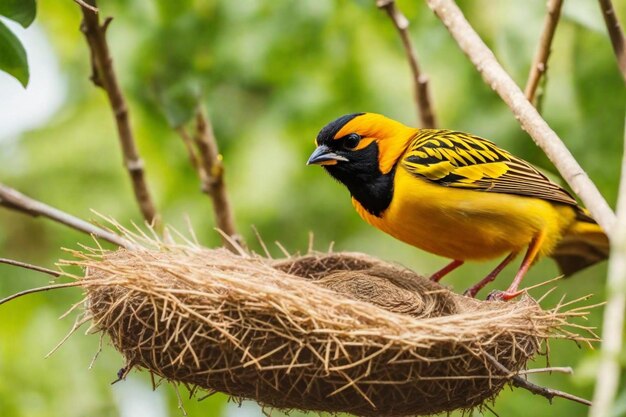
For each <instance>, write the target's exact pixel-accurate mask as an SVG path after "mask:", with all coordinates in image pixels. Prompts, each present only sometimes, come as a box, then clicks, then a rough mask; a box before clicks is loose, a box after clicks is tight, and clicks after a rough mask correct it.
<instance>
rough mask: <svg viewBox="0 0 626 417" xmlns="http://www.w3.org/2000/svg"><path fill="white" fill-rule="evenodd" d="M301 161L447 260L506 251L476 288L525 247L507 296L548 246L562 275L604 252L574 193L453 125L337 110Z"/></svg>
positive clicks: (381, 225)
mask: <svg viewBox="0 0 626 417" xmlns="http://www.w3.org/2000/svg"><path fill="white" fill-rule="evenodd" d="M316 144H317V149H315V151H314V152H313V154H312V155H311V157H310V158H309V160H308V162H307V164H309V165H311V164H314V165H322V166H323V167H324V168H325V169H326V171H328V173H329V174H330V175H331V176H332V177H334V178H335V179H337V180H338V181H340V182H341V183H343V184H344V185H345V186H346V187H347V188H348V190H349V191H350V194H351V195H352V203H353V205H354V207H355V208H356V211H357V212H358V213H359V215H360V216H361V217H362V218H363V219H364V220H365V221H366V222H368V223H369V224H371V225H372V226H375V227H376V228H378V229H380V230H382V231H383V232H386V233H388V234H390V235H391V236H393V237H395V238H397V239H399V240H401V241H403V242H406V243H408V244H410V245H413V246H415V247H418V248H420V249H423V250H425V251H427V252H431V253H434V254H437V255H440V256H444V257H446V258H450V259H452V262H451V263H450V264H448V265H447V266H445V267H444V268H442V269H441V270H440V271H438V272H436V273H435V274H433V275H432V276H431V279H433V280H437V281H438V280H440V279H441V278H442V277H443V276H444V275H446V274H447V273H449V272H450V271H452V270H454V269H455V268H457V267H459V266H460V265H462V264H463V263H464V262H465V261H467V260H487V259H492V258H497V257H504V260H503V261H502V262H501V263H500V264H499V265H498V266H497V267H496V268H495V269H494V270H493V271H492V272H491V273H490V274H489V275H487V276H486V277H485V278H484V279H483V280H482V281H480V282H479V283H477V284H476V285H474V286H473V287H471V288H470V289H468V290H467V291H466V294H468V295H470V296H472V297H473V296H475V295H476V293H477V292H478V291H479V290H480V289H481V288H483V287H484V286H485V285H487V284H488V283H489V282H491V281H493V280H494V279H495V278H496V276H497V275H498V273H499V272H500V271H502V269H503V268H504V267H505V266H506V265H507V264H508V263H509V262H511V261H512V260H513V259H514V258H515V257H516V255H517V254H518V253H519V252H520V251H522V250H523V249H524V248H527V251H526V255H525V256H524V260H523V261H522V264H521V266H520V268H519V270H518V271H517V274H516V275H515V278H514V280H513V282H512V284H511V285H510V287H509V288H508V289H507V290H506V291H504V292H496V293H495V294H494V295H493V297H492V298H498V299H503V300H508V299H510V298H513V297H515V296H517V295H518V294H519V293H520V292H519V291H518V287H519V285H520V282H521V280H522V278H523V277H524V275H525V274H526V272H527V271H528V269H529V268H530V266H531V265H532V264H533V263H534V261H535V260H536V259H538V258H539V257H541V256H551V257H553V258H554V259H555V260H556V262H557V263H558V265H559V267H560V269H561V271H562V273H563V274H565V275H570V274H572V273H574V272H576V271H579V270H581V269H583V268H585V267H587V266H590V265H593V264H595V263H596V262H599V261H602V260H604V259H606V258H607V256H608V250H609V243H608V239H607V237H606V235H605V234H604V233H603V232H602V230H601V229H600V227H599V226H598V225H597V224H596V223H595V222H594V220H593V219H592V218H591V217H590V216H589V215H588V212H587V211H586V210H585V209H584V208H582V207H580V206H579V205H578V203H577V202H576V200H575V199H574V198H573V197H572V195H571V194H570V193H568V192H567V191H566V190H564V189H563V188H562V187H560V186H559V185H557V184H555V183H553V182H552V181H550V180H549V179H548V178H547V177H546V176H545V175H543V174H542V173H540V172H539V171H538V170H537V169H535V168H534V167H533V166H532V165H530V164H529V163H528V162H526V161H524V160H523V159H520V158H518V157H516V156H513V155H511V154H510V153H509V152H507V151H505V150H503V149H501V148H499V147H498V146H496V145H495V144H494V143H492V142H490V141H488V140H485V139H482V138H479V137H477V136H474V135H470V134H467V133H462V132H456V131H453V130H440V129H416V128H411V127H408V126H405V125H403V124H401V123H399V122H396V121H394V120H391V119H389V118H387V117H385V116H382V115H379V114H374V113H355V114H349V115H345V116H342V117H340V118H338V119H336V120H334V121H333V122H331V123H329V124H328V125H326V126H325V127H324V128H323V129H322V130H321V131H320V132H319V134H318V136H317V140H316Z"/></svg>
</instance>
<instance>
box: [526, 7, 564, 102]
mask: <svg viewBox="0 0 626 417" xmlns="http://www.w3.org/2000/svg"><path fill="white" fill-rule="evenodd" d="M562 5H563V0H549V1H548V13H547V14H546V19H545V20H544V22H543V29H542V31H541V37H540V38H539V46H538V47H537V52H535V57H534V58H533V63H532V64H531V66H530V74H529V75H528V81H527V82H526V88H525V89H524V94H525V95H526V98H527V99H528V101H530V102H531V103H533V104H535V105H536V102H535V99H536V93H537V87H539V82H540V81H541V77H542V76H545V74H546V71H547V70H548V58H549V57H550V50H551V48H552V39H553V38H554V32H555V31H556V26H557V24H558V23H559V18H560V16H561V6H562Z"/></svg>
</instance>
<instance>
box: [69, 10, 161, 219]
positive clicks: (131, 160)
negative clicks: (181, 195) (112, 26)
mask: <svg viewBox="0 0 626 417" xmlns="http://www.w3.org/2000/svg"><path fill="white" fill-rule="evenodd" d="M87 3H88V4H89V5H90V6H92V7H96V1H95V0H88V1H87ZM81 10H82V12H83V21H82V23H81V31H82V32H83V34H84V35H85V38H86V39H87V44H88V45H89V49H90V52H91V63H92V69H93V74H92V76H91V80H92V81H93V83H94V84H95V85H97V86H99V87H101V88H102V89H104V90H105V91H106V94H107V97H108V99H109V104H110V106H111V110H112V111H113V115H114V116H115V122H116V124H117V131H118V136H119V140H120V144H121V147H122V153H123V156H124V166H125V167H126V170H127V171H128V174H129V175H130V178H131V181H132V185H133V190H134V193H135V199H136V200H137V203H138V204H139V209H140V210H141V213H142V215H143V217H144V219H145V220H146V221H147V222H148V223H150V224H152V225H155V226H158V223H159V218H158V214H157V212H156V209H155V205H154V202H153V201H152V197H151V195H150V191H149V189H148V184H147V183H146V179H145V172H144V168H143V161H142V160H141V158H140V157H139V152H138V151H137V145H136V143H135V137H134V135H133V131H132V129H131V126H130V119H129V115H128V107H127V104H126V99H125V98H124V95H123V93H122V90H121V88H120V85H119V82H118V80H117V75H116V74H115V70H114V69H113V59H112V58H111V54H110V52H109V46H108V44H107V41H106V30H107V27H108V25H109V23H110V22H111V18H107V19H105V21H104V23H103V24H102V25H101V24H100V19H99V17H98V14H96V13H94V12H93V11H92V10H91V8H89V7H86V6H83V5H82V4H81Z"/></svg>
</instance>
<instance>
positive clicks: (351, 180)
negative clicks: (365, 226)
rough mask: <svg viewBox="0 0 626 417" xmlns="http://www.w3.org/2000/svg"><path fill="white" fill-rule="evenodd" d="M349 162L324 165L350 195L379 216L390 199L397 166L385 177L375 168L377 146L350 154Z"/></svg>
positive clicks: (371, 212)
mask: <svg viewBox="0 0 626 417" xmlns="http://www.w3.org/2000/svg"><path fill="white" fill-rule="evenodd" d="M349 159H350V161H349V162H339V163H337V164H336V165H326V166H324V168H325V169H326V171H328V173H329V174H330V175H331V176H332V177H333V178H335V179H336V180H338V181H339V182H341V183H342V184H344V185H345V186H346V187H347V188H348V190H349V191H350V194H351V195H352V197H354V199H355V200H356V201H358V202H359V203H360V204H361V205H362V206H363V208H365V210H367V211H368V212H369V213H370V214H372V215H374V216H376V217H381V216H382V214H383V212H384V211H385V210H386V209H387V208H388V207H389V205H390V204H391V199H392V198H393V178H394V175H395V172H396V165H394V167H393V168H392V169H391V171H389V172H388V173H386V174H383V173H382V172H381V171H380V168H379V166H378V145H377V144H376V142H372V143H371V144H370V145H369V146H367V147H366V148H363V149H361V150H358V151H354V152H351V153H350V156H349Z"/></svg>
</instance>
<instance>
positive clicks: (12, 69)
mask: <svg viewBox="0 0 626 417" xmlns="http://www.w3.org/2000/svg"><path fill="white" fill-rule="evenodd" d="M0 71H4V72H6V73H8V74H10V75H12V76H14V77H15V78H17V80H18V81H19V82H20V83H22V85H23V86H24V88H26V86H27V85H28V78H29V73H28V60H27V58H26V51H25V50H24V47H23V46H22V44H21V42H20V41H19V39H17V37H16V36H15V35H14V34H13V33H12V32H11V31H10V30H9V28H8V27H6V25H5V24H4V23H2V21H0Z"/></svg>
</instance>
